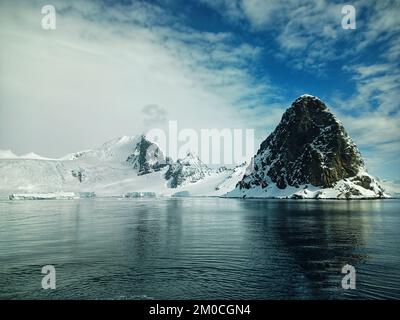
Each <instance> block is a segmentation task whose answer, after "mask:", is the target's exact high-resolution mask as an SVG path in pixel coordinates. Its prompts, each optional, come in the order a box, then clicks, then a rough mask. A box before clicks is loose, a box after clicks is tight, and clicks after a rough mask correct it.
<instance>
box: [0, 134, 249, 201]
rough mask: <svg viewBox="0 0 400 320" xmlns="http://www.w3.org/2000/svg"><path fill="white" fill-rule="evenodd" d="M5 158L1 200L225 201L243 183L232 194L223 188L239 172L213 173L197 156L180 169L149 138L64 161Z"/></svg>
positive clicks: (121, 141)
mask: <svg viewBox="0 0 400 320" xmlns="http://www.w3.org/2000/svg"><path fill="white" fill-rule="evenodd" d="M1 155H2V157H1V159H0V176H1V180H0V195H1V196H8V195H10V194H23V193H41V194H43V193H57V194H61V195H62V194H64V193H65V192H76V193H79V192H80V193H82V192H87V193H90V192H95V193H96V194H97V196H121V195H125V194H129V193H135V192H152V193H156V194H157V195H163V196H170V195H174V194H176V195H180V196H182V195H186V196H188V195H191V196H219V195H222V194H224V193H226V192H228V191H230V190H232V188H233V187H234V185H235V184H236V183H237V181H236V182H235V183H234V184H233V185H231V186H230V189H229V190H228V189H226V187H221V188H217V187H218V185H220V184H221V183H224V182H225V184H226V185H227V186H228V185H229V184H228V183H226V180H227V179H228V177H229V176H230V175H231V174H232V173H233V171H234V169H219V170H214V169H210V168H208V167H207V166H206V165H205V164H204V163H202V162H201V161H200V159H199V158H198V157H196V156H194V155H193V154H191V153H189V154H188V155H187V156H186V157H185V158H184V159H178V160H177V161H176V162H175V163H174V162H173V161H172V159H170V158H168V157H165V156H164V154H163V153H162V151H161V150H160V148H159V147H158V146H157V145H156V144H155V143H153V142H151V141H149V140H148V139H147V138H146V137H145V136H144V135H140V136H136V137H127V136H124V137H120V138H116V139H113V140H111V141H108V142H106V143H104V144H103V145H102V146H101V147H99V148H96V149H91V150H85V151H80V152H76V153H72V154H68V155H66V156H64V157H62V158H60V159H44V158H34V157H31V158H21V157H17V156H15V155H14V154H13V153H12V152H11V151H7V152H2V153H1ZM243 171H244V170H243ZM22 197H23V196H21V198H22ZM49 197H51V196H50V195H49ZM28 198H31V197H28ZM42 198H43V196H42Z"/></svg>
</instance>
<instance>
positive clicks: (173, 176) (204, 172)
mask: <svg viewBox="0 0 400 320" xmlns="http://www.w3.org/2000/svg"><path fill="white" fill-rule="evenodd" d="M212 173H213V171H212V170H211V169H210V168H209V167H207V166H206V165H205V164H204V163H203V162H202V161H201V160H200V158H199V157H198V156H196V155H194V154H193V153H191V152H188V153H187V155H186V157H184V158H183V159H178V160H177V161H176V162H175V163H173V164H171V165H170V166H169V168H168V170H167V172H166V173H165V179H167V180H168V186H169V187H171V188H176V187H179V186H181V185H185V184H188V183H194V182H197V181H200V180H202V179H205V178H207V177H209V176H210V175H211V174H212Z"/></svg>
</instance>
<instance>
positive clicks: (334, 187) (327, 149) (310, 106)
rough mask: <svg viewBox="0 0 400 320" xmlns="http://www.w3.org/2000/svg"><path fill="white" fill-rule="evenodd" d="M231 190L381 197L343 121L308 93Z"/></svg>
mask: <svg viewBox="0 0 400 320" xmlns="http://www.w3.org/2000/svg"><path fill="white" fill-rule="evenodd" d="M228 196H236V197H237V196H240V197H246V196H249V197H291V198H345V199H348V198H381V197H385V196H386V195H385V194H384V190H383V188H382V187H381V186H380V185H379V183H378V182H377V181H376V180H375V179H374V178H373V177H372V176H370V175H369V174H368V173H367V171H366V168H365V164H364V161H363V159H362V157H361V154H360V152H359V150H358V148H357V146H356V145H355V143H354V142H353V141H352V139H351V138H350V137H349V135H348V134H347V132H346V130H345V129H344V127H343V125H342V124H341V122H340V121H339V120H338V119H337V118H336V117H335V116H334V115H333V114H332V113H331V111H330V110H329V109H328V108H327V107H326V105H325V104H324V103H323V102H322V101H321V100H320V99H318V98H317V97H314V96H311V95H303V96H301V97H299V98H298V99H296V100H295V101H294V102H293V104H292V106H291V107H290V108H288V109H287V110H286V112H285V113H284V114H283V116H282V119H281V122H280V123H279V124H278V126H277V127H276V129H275V130H274V132H272V133H271V134H270V135H269V136H268V137H267V139H265V141H264V142H262V144H261V146H260V148H259V150H258V152H257V154H256V155H255V156H254V159H253V161H252V163H251V165H250V167H249V168H248V172H247V173H246V174H245V176H244V177H243V179H242V180H241V181H240V182H239V183H238V184H237V186H236V188H235V190H234V191H232V192H230V193H228Z"/></svg>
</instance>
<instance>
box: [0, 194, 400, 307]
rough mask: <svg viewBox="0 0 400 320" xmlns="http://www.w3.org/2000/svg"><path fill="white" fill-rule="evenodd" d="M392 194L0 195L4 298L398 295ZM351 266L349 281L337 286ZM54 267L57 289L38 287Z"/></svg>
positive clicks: (399, 230)
mask: <svg viewBox="0 0 400 320" xmlns="http://www.w3.org/2000/svg"><path fill="white" fill-rule="evenodd" d="M399 208H400V200H374V201H369V200H363V201H313V200H308V201H306V200H305V201H302V200H250V199H249V200H242V199H217V198H176V199H174V198H172V199H164V198H160V199H158V198H157V199H130V200H129V199H124V200H118V199H88V200H77V201H51V200H50V201H1V202H0V299H399V298H400V210H399ZM346 264H350V265H352V266H354V267H355V269H356V289H354V290H352V289H349V290H345V289H343V288H342V286H341V282H342V278H343V276H344V274H342V273H341V270H342V267H343V266H344V265H346ZM44 265H54V267H55V269H56V286H57V287H56V289H55V290H44V289H42V287H41V281H42V277H43V276H44V275H43V274H42V273H41V269H42V266H44Z"/></svg>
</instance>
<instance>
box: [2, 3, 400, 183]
mask: <svg viewBox="0 0 400 320" xmlns="http://www.w3.org/2000/svg"><path fill="white" fill-rule="evenodd" d="M48 2H49V1H47V2H43V1H18V2H15V1H2V3H1V4H0V12H1V13H0V15H1V17H0V18H1V19H0V21H1V22H0V42H1V44H2V48H4V49H3V50H2V52H1V53H0V63H1V65H0V66H1V69H2V76H1V77H0V94H1V97H2V98H1V100H0V124H1V126H0V149H13V151H14V152H16V153H27V152H30V151H35V152H37V153H39V154H43V155H47V156H54V157H55V156H61V155H62V154H64V153H67V152H72V151H77V150H79V149H87V148H90V147H93V146H96V145H99V144H101V143H102V142H104V141H106V140H109V139H111V138H113V137H115V136H119V135H125V134H126V135H133V134H138V133H140V132H142V131H143V130H146V124H148V123H149V121H148V119H144V118H145V116H146V114H145V112H144V110H145V109H146V106H150V105H151V106H154V105H156V106H157V108H158V109H159V110H160V114H162V115H163V116H162V117H158V118H157V119H155V120H156V122H157V125H158V126H160V127H162V126H163V125H165V123H163V122H166V121H167V120H169V119H173V120H178V122H179V123H180V124H182V127H190V128H195V129H199V128H210V127H211V128H212V127H217V128H218V127H219V128H224V127H228V128H254V129H255V130H256V139H257V141H256V144H259V143H260V142H261V141H262V140H263V139H264V138H266V136H267V135H268V133H269V132H271V131H272V130H273V129H274V127H275V126H276V125H277V123H278V122H279V120H280V117H281V115H282V113H283V111H284V110H285V109H286V108H287V107H288V106H289V105H290V103H291V102H292V101H293V100H295V99H296V97H298V96H299V95H301V94H303V93H309V94H313V95H317V96H319V97H320V98H321V99H322V100H324V101H325V102H326V103H327V104H328V106H329V107H330V108H331V110H332V111H333V112H334V113H335V114H336V115H337V116H338V117H339V118H340V119H341V120H342V122H343V124H344V125H345V128H346V129H347V131H348V132H349V133H350V135H351V136H352V138H353V139H354V140H355V142H356V143H357V144H358V146H359V148H360V150H361V152H362V154H363V156H364V158H365V159H366V162H367V166H368V169H369V171H370V172H371V173H373V174H375V175H378V176H380V177H383V178H386V179H391V180H396V179H397V180H398V179H400V172H399V167H400V160H399V159H400V130H399V129H400V114H399V110H400V105H399V97H400V89H399V88H400V69H399V67H400V66H399V61H400V59H399V58H400V38H399V37H400V19H398V17H399V15H400V1H372V0H371V1H370V0H359V1H353V2H349V3H344V2H341V1H325V0H306V1H294V0H289V1H275V0H270V1H264V0H198V1H195V0H187V1H179V0H176V1H174V0H153V1H120V2H116V1H85V2H82V1H61V0H58V1H50V2H52V3H51V4H53V5H54V6H55V8H56V12H57V29H56V30H53V31H44V30H42V29H41V27H40V19H41V18H42V16H41V14H40V9H41V7H42V6H43V5H45V4H49V3H48ZM345 4H351V5H353V6H354V7H355V9H356V29H355V30H344V29H342V26H341V21H342V17H343V14H342V13H341V8H342V6H343V5H345Z"/></svg>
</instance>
